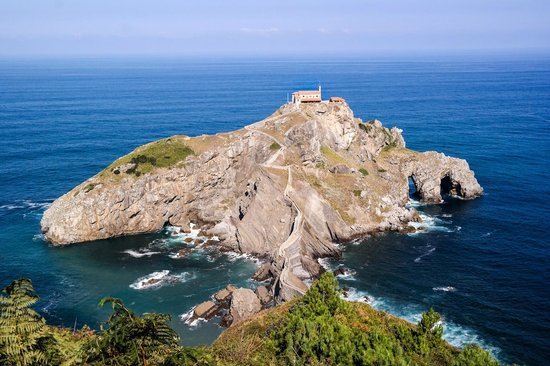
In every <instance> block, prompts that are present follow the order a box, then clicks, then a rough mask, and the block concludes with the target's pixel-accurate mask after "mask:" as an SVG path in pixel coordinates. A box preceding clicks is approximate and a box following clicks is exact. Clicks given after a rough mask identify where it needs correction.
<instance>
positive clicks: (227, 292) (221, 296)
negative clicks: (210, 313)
mask: <svg viewBox="0 0 550 366" xmlns="http://www.w3.org/2000/svg"><path fill="white" fill-rule="evenodd" d="M233 290H234V288H232V287H230V288H229V289H228V288H224V289H221V290H220V291H218V292H216V294H215V295H214V299H216V301H219V302H226V301H229V300H230V299H231V294H232V292H233Z"/></svg>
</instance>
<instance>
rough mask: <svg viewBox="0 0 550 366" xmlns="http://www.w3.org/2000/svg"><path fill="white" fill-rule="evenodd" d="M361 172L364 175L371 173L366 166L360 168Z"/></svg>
mask: <svg viewBox="0 0 550 366" xmlns="http://www.w3.org/2000/svg"><path fill="white" fill-rule="evenodd" d="M359 173H361V174H363V176H367V175H369V171H368V170H367V169H365V168H359Z"/></svg>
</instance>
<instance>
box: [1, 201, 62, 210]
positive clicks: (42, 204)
mask: <svg viewBox="0 0 550 366" xmlns="http://www.w3.org/2000/svg"><path fill="white" fill-rule="evenodd" d="M52 202H53V199H47V200H43V201H37V202H35V201H31V200H18V201H14V202H12V203H8V204H5V205H1V206H0V209H2V210H8V211H10V210H20V209H29V210H36V209H46V208H48V207H50V206H51V204H52Z"/></svg>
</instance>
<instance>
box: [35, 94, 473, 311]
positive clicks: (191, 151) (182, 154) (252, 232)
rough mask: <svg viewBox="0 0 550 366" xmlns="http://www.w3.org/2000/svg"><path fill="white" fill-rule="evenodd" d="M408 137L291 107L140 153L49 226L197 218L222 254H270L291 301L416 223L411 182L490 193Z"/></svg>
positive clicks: (78, 238) (70, 201)
mask: <svg viewBox="0 0 550 366" xmlns="http://www.w3.org/2000/svg"><path fill="white" fill-rule="evenodd" d="M401 132H402V131H401V130H399V129H397V128H391V129H390V128H385V127H384V126H382V124H381V123H380V122H379V121H377V120H374V121H369V122H363V121H362V120H361V119H359V118H355V117H354V115H353V112H352V110H351V109H350V108H349V106H348V105H347V104H346V103H345V102H335V103H333V102H322V103H312V104H291V103H289V104H285V105H283V106H282V107H281V108H279V109H278V110H277V111H276V112H275V113H274V114H273V115H271V116H270V117H268V118H266V119H265V120H263V121H260V122H257V123H255V124H252V125H250V126H247V127H245V128H243V129H240V130H237V131H234V132H230V133H220V134H216V135H213V136H206V135H204V136H198V137H193V138H191V137H187V136H172V137H170V138H167V139H163V140H160V141H156V142H152V143H150V144H147V145H144V146H141V147H139V148H137V149H136V150H134V151H133V152H132V153H130V154H128V155H126V156H124V157H122V158H120V159H118V160H117V161H115V162H114V163H113V164H111V165H110V166H109V167H107V168H106V169H105V170H103V171H102V172H100V173H98V174H97V175H95V176H94V177H92V178H90V179H88V180H87V181H85V182H83V183H82V184H80V185H79V186H77V187H75V188H74V189H72V190H71V191H70V192H68V193H66V194H65V195H63V196H62V197H60V198H58V199H57V200H56V201H55V202H54V203H53V204H52V205H51V207H49V208H48V210H47V211H46V212H45V213H44V216H43V218H42V221H41V226H42V232H43V234H44V236H45V238H46V239H47V240H48V241H50V242H51V243H52V244H54V245H68V244H73V243H81V242H87V241H93V240H98V239H106V238H111V237H116V236H122V235H133V234H140V233H149V232H155V231H158V230H161V229H162V228H163V227H165V226H166V225H173V226H178V227H181V228H182V229H183V230H189V228H190V227H191V224H192V223H193V224H195V225H196V227H198V228H200V230H201V232H202V234H203V235H204V236H206V237H214V238H216V239H217V241H215V240H212V243H214V244H212V243H211V244H212V245H218V246H219V247H220V249H222V250H232V251H236V252H241V253H250V254H253V255H256V256H259V257H262V258H265V259H266V262H265V263H266V264H265V265H264V266H262V267H260V269H259V271H258V273H257V274H256V276H257V277H258V278H259V279H271V280H272V281H271V286H270V287H269V289H270V292H271V295H273V296H274V297H275V298H276V299H278V300H288V299H290V298H292V297H294V296H296V295H301V294H303V293H304V292H305V291H306V290H307V285H306V284H307V283H308V280H310V279H312V278H315V277H317V276H318V275H319V274H320V273H321V272H322V268H321V266H320V265H319V263H318V261H317V259H318V258H320V257H326V256H338V255H339V249H338V246H337V245H336V244H337V243H339V242H345V241H349V240H352V239H354V238H358V237H362V236H365V235H367V234H370V233H373V232H379V231H385V230H400V231H411V230H415V228H414V226H413V225H411V222H418V221H420V220H421V218H420V216H419V215H418V213H417V212H416V211H415V210H414V208H410V207H407V203H408V201H409V184H408V179H409V177H411V178H412V180H413V182H414V185H415V187H416V190H417V194H418V196H419V198H420V199H421V200H422V201H425V202H430V203H439V202H441V201H442V198H443V196H445V195H453V196H457V197H460V198H462V199H472V198H475V197H478V196H480V195H481V194H482V192H483V190H482V188H481V186H480V185H479V183H478V182H477V180H476V178H475V176H474V173H473V171H472V170H471V169H470V168H469V166H468V163H467V162H466V161H465V160H462V159H458V158H454V157H448V156H445V155H444V154H442V153H437V152H416V151H412V150H409V149H407V148H406V147H405V141H404V140H403V137H402V134H401ZM243 293H244V292H243ZM239 296H240V295H239ZM237 298H238V296H237ZM239 301H240V300H239ZM209 305H211V304H209ZM205 307H206V306H205ZM231 312H232V313H233V315H234V318H238V317H240V316H241V315H242V314H241V312H240V310H239V309H235V310H232V311H231ZM235 314H237V315H235Z"/></svg>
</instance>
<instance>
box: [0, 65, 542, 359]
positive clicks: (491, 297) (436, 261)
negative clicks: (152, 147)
mask: <svg viewBox="0 0 550 366" xmlns="http://www.w3.org/2000/svg"><path fill="white" fill-rule="evenodd" d="M318 81H321V82H322V85H323V90H324V92H325V93H326V94H328V95H340V96H343V97H345V98H346V99H347V100H348V102H349V104H350V105H351V107H352V108H353V110H354V111H355V113H356V115H357V116H359V117H361V118H363V119H365V120H366V119H371V118H378V119H380V120H382V121H383V122H384V123H385V124H386V125H389V126H393V125H396V126H398V127H400V128H402V129H403V130H404V136H405V139H406V141H407V143H408V146H409V147H411V148H413V149H417V150H421V151H425V150H437V151H442V152H445V153H446V154H449V155H455V156H460V157H463V158H466V159H468V161H469V163H470V165H471V167H472V168H473V169H474V170H475V172H476V176H477V177H478V179H479V181H480V183H481V185H482V186H483V187H484V188H485V191H486V193H487V194H486V195H485V196H484V197H483V198H481V199H478V200H475V201H469V202H463V201H451V202H448V203H447V204H444V205H436V206H419V207H418V208H419V209H420V210H421V211H423V213H424V215H426V216H425V217H426V219H427V221H428V222H429V223H430V226H429V227H428V231H427V232H426V233H423V234H417V235H412V236H409V235H398V234H387V235H382V236H378V237H373V238H368V239H366V240H365V241H363V242H361V243H359V244H357V243H356V244H350V245H347V246H345V247H344V249H345V252H344V259H343V265H344V266H346V267H348V268H350V269H352V270H353V271H354V274H353V275H352V276H348V277H347V278H341V279H340V280H341V282H342V284H343V285H345V286H348V287H350V288H351V292H350V294H351V296H353V297H354V298H356V299H364V296H368V301H369V302H371V303H372V304H373V305H375V306H376V307H379V308H382V309H385V310H388V311H391V312H393V313H395V314H397V315H399V316H402V317H405V318H407V319H410V320H415V319H417V317H418V315H419V314H420V312H421V311H423V310H426V309H427V308H428V307H430V306H433V307H434V308H435V309H436V310H437V311H439V312H441V313H442V314H443V316H444V319H445V325H446V336H447V338H448V339H449V340H451V341H452V342H454V343H455V344H463V343H464V342H471V341H478V342H481V343H482V344H483V345H485V346H486V347H489V348H490V349H491V350H492V351H493V352H494V353H495V354H496V355H497V356H498V357H499V358H501V359H502V360H506V361H515V362H522V363H527V364H532V365H539V364H544V363H545V362H546V361H545V360H546V359H548V357H550V354H549V352H548V350H549V349H550V342H549V340H548V334H550V311H549V306H548V304H549V303H550V290H549V287H548V285H547V284H548V283H549V282H550V281H549V279H550V278H549V273H550V271H549V270H550V253H549V252H550V250H549V247H548V239H547V238H548V234H549V230H548V225H546V224H545V221H546V217H548V214H549V210H548V207H547V201H548V199H549V198H550V194H549V193H550V189H549V187H548V184H547V182H548V181H549V178H550V174H549V169H548V156H549V153H550V142H549V136H550V135H549V132H550V131H549V129H550V128H549V120H550V61H547V60H530V61H525V60H523V61H522V60H508V61H505V60H470V61H437V62H420V61H415V62H398V61H377V62H375V61H365V60H355V61H328V60H327V61H323V62H319V61H316V62H305V61H246V62H245V61H231V62H219V61H213V60H206V61H204V60H203V61H198V60H195V61H190V60H146V59H139V60H138V59H130V60H123V59H114V60H113V59H112V60H101V59H95V60H77V59H74V60H2V61H0V127H1V128H0V141H1V142H2V144H1V147H0V188H1V189H0V229H1V230H0V245H1V247H0V250H1V253H2V265H1V266H0V284H1V285H2V286H4V285H7V284H8V283H9V282H10V281H11V280H12V279H14V278H17V277H20V276H28V277H31V278H32V279H33V281H34V283H35V285H36V288H37V290H38V292H39V293H40V295H41V296H42V300H41V302H40V303H39V307H40V310H42V311H43V312H44V313H45V314H46V316H47V317H48V319H49V321H51V322H54V323H57V324H64V325H67V326H72V325H73V323H74V322H75V319H76V321H77V323H78V324H79V325H82V324H84V323H87V324H90V325H92V326H97V325H98V323H99V322H100V321H102V320H104V319H105V318H106V314H107V312H106V311H103V310H101V309H98V308H97V306H96V304H97V302H98V301H99V300H100V299H101V297H103V296H107V295H109V296H117V297H121V298H123V299H124V300H125V301H126V302H127V303H128V304H129V305H130V306H131V307H132V308H134V309H135V310H137V311H140V312H142V311H158V312H166V313H169V314H171V315H172V317H173V324H174V326H175V327H176V329H177V330H178V332H179V333H180V334H181V335H182V337H183V340H184V342H185V343H186V344H200V343H208V342H210V341H212V340H213V339H214V338H215V337H216V336H217V335H218V334H219V332H220V331H221V329H220V328H219V327H218V326H217V325H216V324H215V323H208V324H199V325H198V326H196V327H189V326H187V325H186V324H185V323H184V322H183V321H182V320H180V318H179V317H180V315H182V314H185V313H186V312H188V311H189V309H191V308H192V306H194V305H195V304H197V303H198V302H201V301H204V300H206V299H207V298H208V297H209V296H210V295H211V294H212V293H213V292H214V291H216V290H217V289H219V288H222V287H224V286H225V285H226V284H227V283H230V282H231V283H236V284H238V285H247V286H254V285H255V284H254V283H253V282H251V281H250V280H249V278H250V276H251V274H252V273H253V272H254V269H255V266H256V264H255V262H254V261H252V260H250V259H246V258H237V257H234V256H231V257H230V256H227V255H220V254H216V253H215V252H208V251H207V252H195V253H194V254H193V255H192V256H191V257H190V258H186V259H174V258H171V257H170V254H173V253H174V252H175V251H176V250H177V248H180V247H182V246H184V245H185V244H183V240H182V238H181V237H177V236H174V235H173V234H172V233H171V232H169V231H165V232H162V233H156V234H151V235H143V236H136V237H127V238H119V239H114V240H106V241H102V242H96V243H90V244H86V245H75V246H72V247H69V248H53V247H50V246H48V245H47V243H45V242H43V240H42V238H41V237H40V227H39V220H40V217H41V214H42V212H43V210H44V209H45V207H47V205H48V204H49V203H51V202H52V201H53V199H55V198H56V197H58V196H60V195H61V194H63V193H65V192H66V191H68V190H69V189H71V188H72V187H74V186H75V185H77V184H79V183H80V182H81V181H83V180H84V179H86V178H88V177H89V176H91V175H93V174H95V173H97V172H98V171H100V170H101V169H103V168H104V167H105V166H107V165H108V164H109V163H111V162H112V161H113V160H114V159H116V158H117V157H119V156H121V155H123V154H125V153H127V152H129V151H131V150H132V149H134V148H135V147H137V146H139V145H141V144H143V143H145V142H148V141H152V140H155V139H158V138H162V137H166V136H169V135H172V134H187V135H191V136H194V135H199V134H203V133H215V132H220V131H230V130H234V129H236V128H239V127H242V126H244V125H247V124H249V123H251V122H254V121H257V120H260V119H262V118H264V117H266V116H267V115H269V114H271V113H272V112H273V111H274V110H275V109H276V108H278V107H279V106H280V105H281V104H282V103H284V102H285V101H286V98H287V93H288V92H291V91H292V90H295V89H301V88H310V87H315V86H316V84H317V82H318ZM413 204H414V203H413ZM128 250H133V251H134V252H137V253H144V252H145V251H146V250H147V251H148V253H151V252H158V253H157V254H152V255H143V256H141V257H139V258H136V257H133V256H132V255H130V254H128V252H127V251H128ZM140 250H141V252H140ZM130 253H133V252H130ZM327 265H330V266H337V265H340V264H338V263H331V262H327ZM161 271H169V273H168V274H167V275H166V276H167V277H166V278H165V281H163V285H162V286H157V287H153V288H148V289H135V288H132V287H130V286H131V285H133V284H134V285H135V284H136V281H137V280H138V279H140V278H142V277H144V276H148V275H151V274H152V273H155V272H161Z"/></svg>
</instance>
